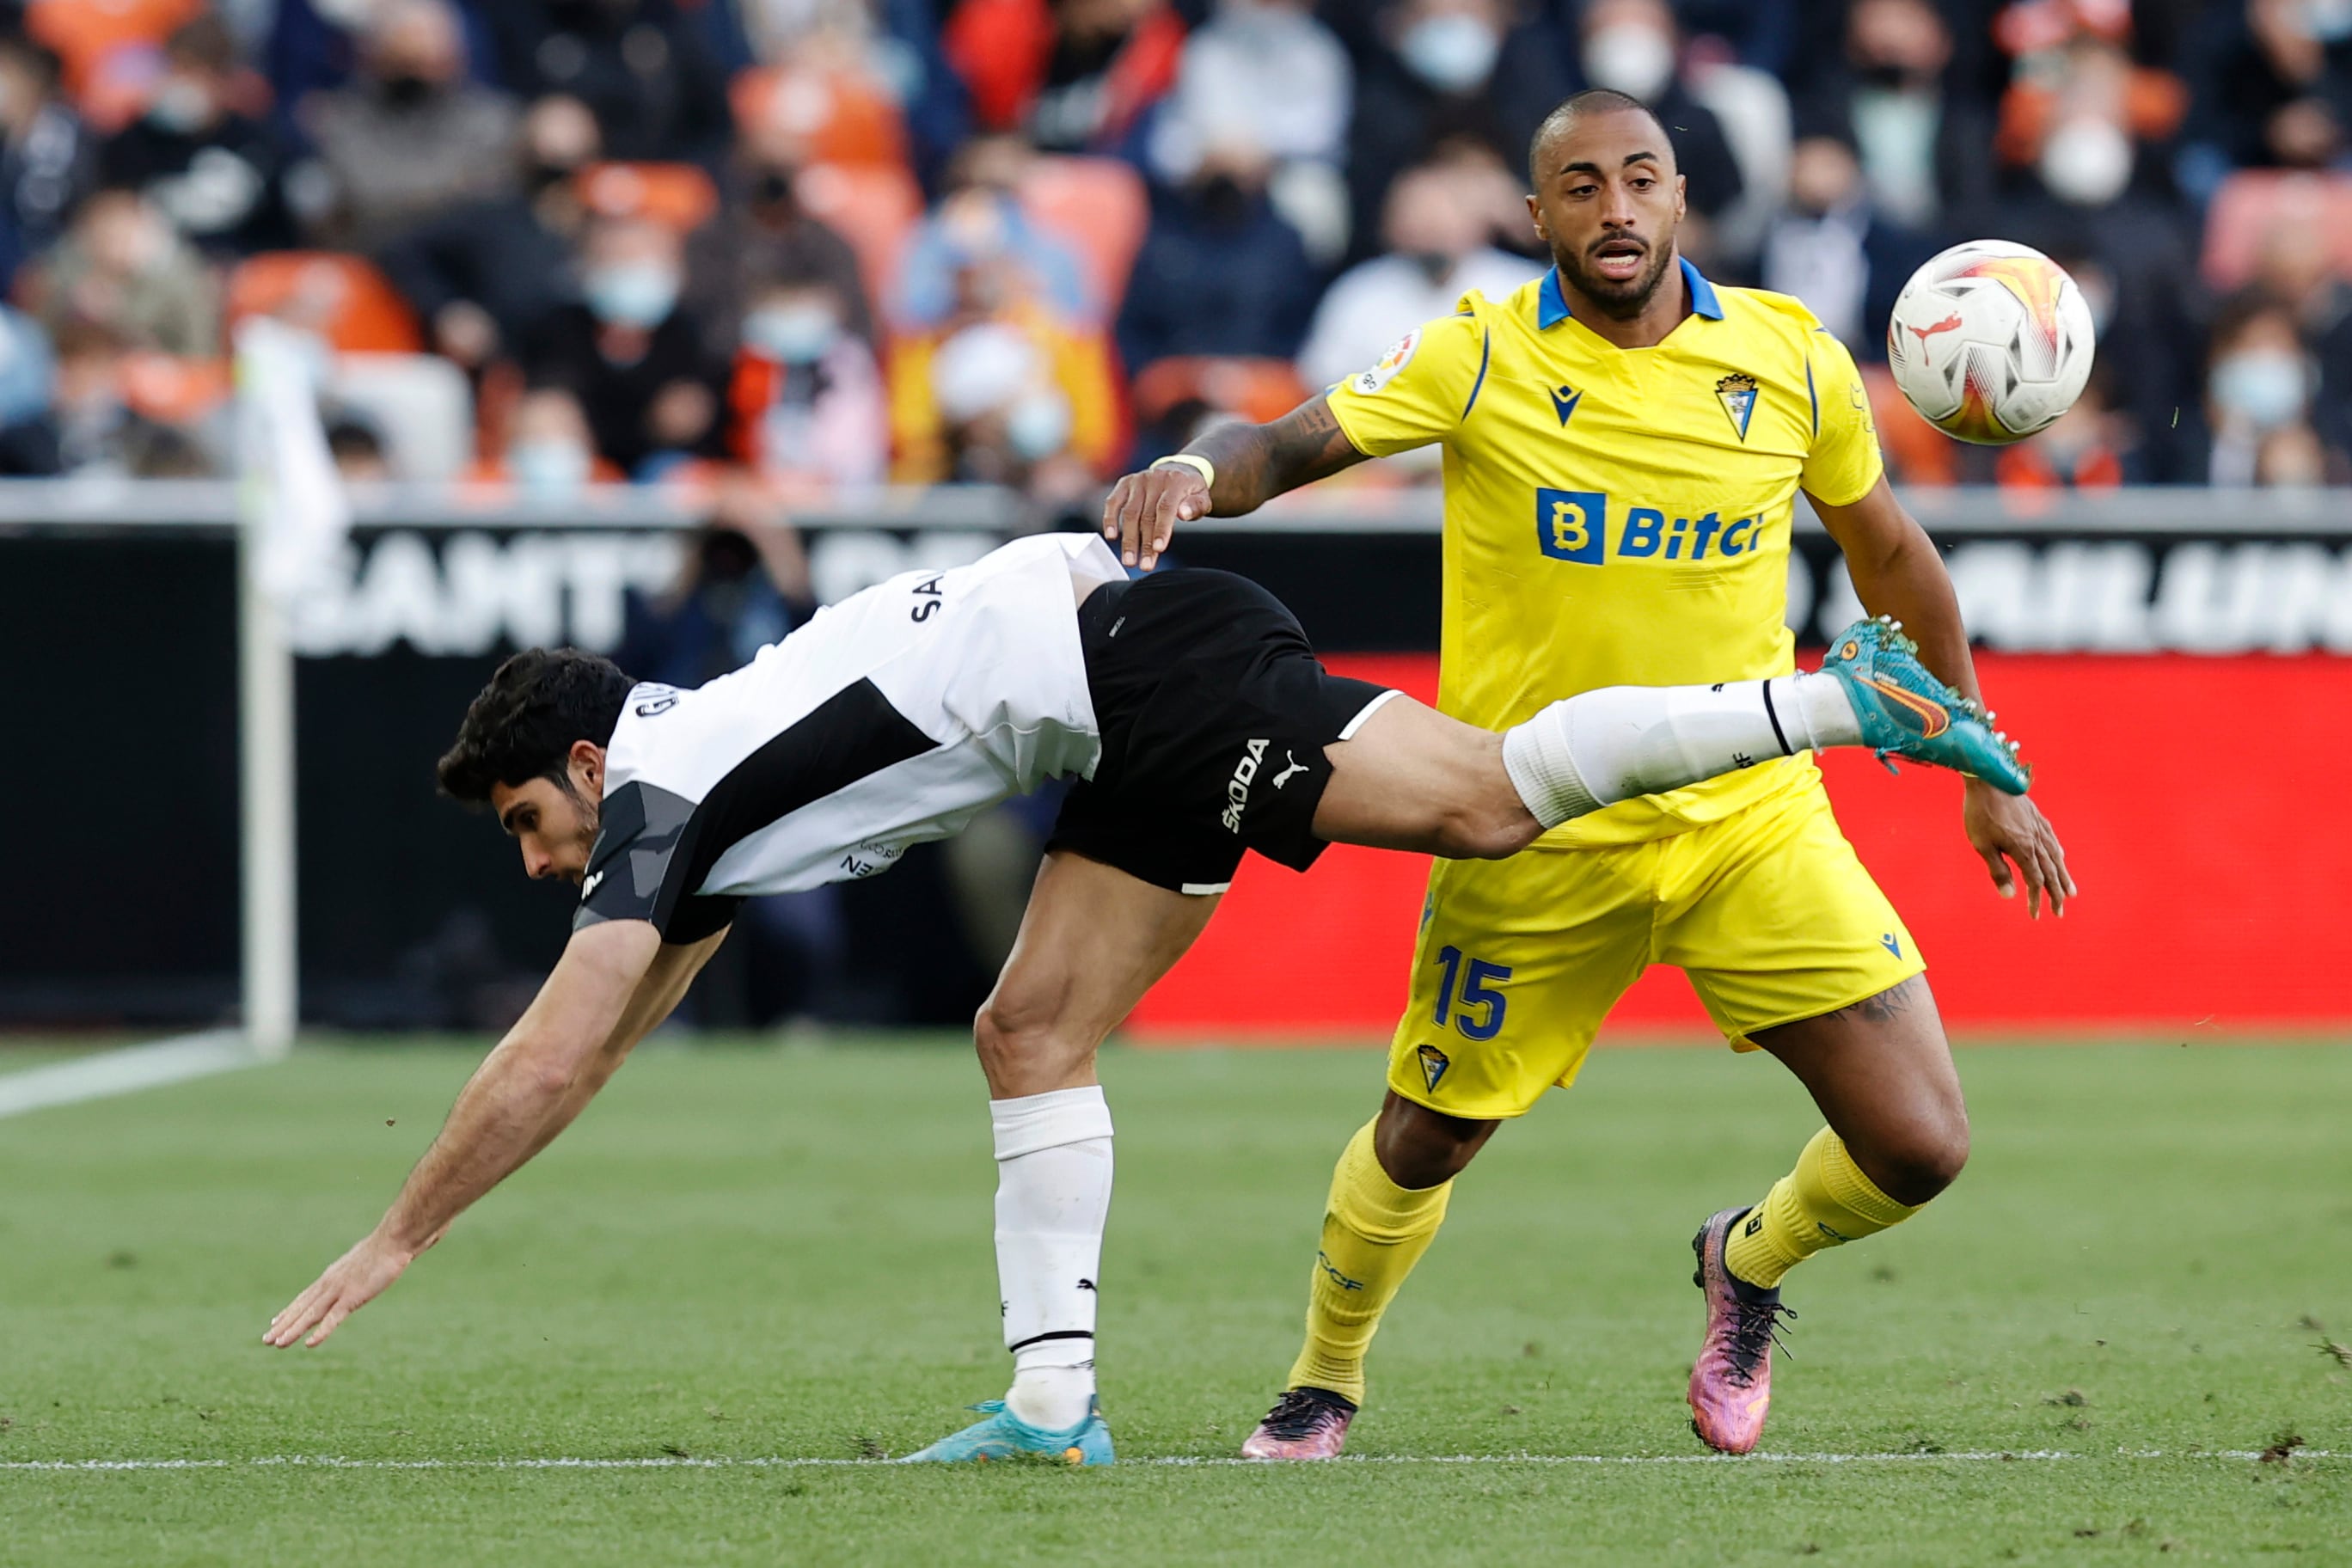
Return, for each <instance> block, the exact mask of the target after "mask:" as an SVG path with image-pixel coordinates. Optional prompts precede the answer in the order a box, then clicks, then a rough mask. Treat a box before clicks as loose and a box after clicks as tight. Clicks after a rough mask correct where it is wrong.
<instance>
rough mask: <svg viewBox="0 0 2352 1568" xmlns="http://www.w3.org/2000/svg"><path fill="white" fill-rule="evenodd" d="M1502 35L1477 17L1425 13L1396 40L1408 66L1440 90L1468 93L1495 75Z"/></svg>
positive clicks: (1399, 51)
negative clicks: (1426, 14)
mask: <svg viewBox="0 0 2352 1568" xmlns="http://www.w3.org/2000/svg"><path fill="white" fill-rule="evenodd" d="M1502 47H1503V40H1502V38H1501V37H1499V36H1497V35H1496V32H1495V29H1494V28H1492V27H1489V26H1486V23H1484V22H1481V21H1480V20H1478V18H1477V17H1475V16H1463V15H1462V14H1461V13H1459V12H1455V13H1453V14H1451V15H1448V16H1424V17H1423V18H1422V19H1421V20H1420V21H1418V22H1415V23H1414V24H1413V25H1412V26H1410V27H1407V28H1406V29H1405V30H1404V36H1403V37H1401V38H1399V39H1398V40H1397V55H1398V57H1399V58H1402V60H1403V61H1404V64H1405V68H1406V69H1407V70H1410V71H1411V72H1412V74H1413V75H1415V76H1417V77H1419V78H1420V79H1422V80H1423V81H1425V82H1427V83H1428V84H1429V85H1430V86H1432V87H1433V88H1435V89H1437V90H1438V91H1440V92H1454V93H1461V92H1468V91H1469V90H1470V89H1473V88H1475V87H1477V86H1479V85H1481V84H1482V83H1484V82H1485V81H1486V79H1487V78H1488V77H1489V76H1491V75H1493V74H1494V70H1495V57H1496V55H1497V54H1498V53H1500V52H1501V50H1502Z"/></svg>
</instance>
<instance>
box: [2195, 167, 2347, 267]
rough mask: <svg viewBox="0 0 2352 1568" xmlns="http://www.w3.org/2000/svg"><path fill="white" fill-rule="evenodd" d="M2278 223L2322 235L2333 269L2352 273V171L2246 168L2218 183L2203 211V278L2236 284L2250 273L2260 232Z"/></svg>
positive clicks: (2260, 242) (2258, 250) (2259, 247)
mask: <svg viewBox="0 0 2352 1568" xmlns="http://www.w3.org/2000/svg"><path fill="white" fill-rule="evenodd" d="M2282 225H2292V226H2298V227H2305V228H2314V229H2316V230H2318V231H2319V232H2320V234H2321V235H2322V236H2324V237H2325V238H2326V243H2327V254H2328V256H2329V257H2330V258H2332V259H2333V260H2334V262H2335V268H2336V275H2337V276H2339V277H2342V278H2346V279H2352V174H2289V173H2286V172H2284V171H2281V170H2276V169H2245V170H2241V171H2240V172H2239V173H2237V174H2232V175H2231V176H2230V177H2229V178H2228V179H2227V180H2224V181H2223V182H2222V183H2221V189H2220V190H2219V191H2216V192H2215V193H2214V195H2213V205H2211V206H2210V207H2209V208H2207V209H2206V213H2205V262H2204V271H2205V281H2206V282H2208V283H2210V284H2211V285H2212V286H2213V287H2214V288H2215V289H2221V290H2224V291H2226V290H2229V289H2235V288H2237V287H2238V286H2239V285H2241V284H2242V283H2244V282H2245V281H2246V280H2247V279H2250V278H2252V276H2253V275H2254V264H2255V261H2256V259H2257V258H2259V257H2260V256H2261V254H2262V245H2263V236H2264V235H2265V234H2267V233H2268V232H2269V231H2270V230H2272V229H2273V228H2275V227H2278V226H2282Z"/></svg>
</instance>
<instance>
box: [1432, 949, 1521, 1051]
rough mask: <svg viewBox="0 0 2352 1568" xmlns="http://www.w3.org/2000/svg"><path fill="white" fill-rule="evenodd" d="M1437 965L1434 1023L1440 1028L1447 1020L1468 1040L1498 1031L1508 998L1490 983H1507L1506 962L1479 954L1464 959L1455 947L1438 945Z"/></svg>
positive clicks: (1493, 1034)
mask: <svg viewBox="0 0 2352 1568" xmlns="http://www.w3.org/2000/svg"><path fill="white" fill-rule="evenodd" d="M1437 966H1438V977H1437V1016H1436V1022H1437V1026H1438V1027H1439V1028H1441V1029H1442V1028H1444V1026H1446V1024H1447V1023H1448V1022H1449V1021H1450V1022H1452V1024H1453V1025H1454V1027H1455V1028H1456V1029H1459V1030H1460V1031H1462V1036H1463V1037H1464V1038H1465V1039H1470V1040H1491V1039H1493V1038H1494V1037H1496V1035H1499V1034H1501V1033H1502V1032H1503V1010H1504V1008H1505V1007H1507V1005H1509V1002H1510V999H1509V998H1508V997H1507V996H1505V995H1504V994H1502V993H1501V992H1500V991H1496V990H1495V989H1493V987H1494V986H1496V985H1506V984H1509V983H1510V979H1511V971H1510V966H1509V965H1507V964H1502V963H1487V962H1486V960H1485V959H1483V958H1473V959H1466V960H1465V958H1464V957H1463V956H1462V950H1461V949H1460V948H1458V947H1441V948H1439V949H1438V950H1437ZM1457 987H1458V989H1457Z"/></svg>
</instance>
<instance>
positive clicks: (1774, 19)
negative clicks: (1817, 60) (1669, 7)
mask: <svg viewBox="0 0 2352 1568" xmlns="http://www.w3.org/2000/svg"><path fill="white" fill-rule="evenodd" d="M1800 9H1801V5H1800V4H1799V0H1675V20H1676V21H1678V22H1680V23H1681V24H1682V29H1683V31H1684V33H1685V34H1686V35H1687V36H1688V37H1690V38H1691V39H1692V41H1693V42H1694V43H1699V42H1705V41H1706V40H1709V39H1719V40H1720V41H1721V42H1722V43H1723V44H1725V45H1727V46H1728V48H1729V52H1730V54H1731V57H1732V58H1734V59H1736V60H1738V62H1739V63H1740V64H1741V65H1743V66H1747V67H1749V68H1753V69H1756V70H1760V71H1764V72H1767V73H1768V74H1769V75H1772V76H1776V77H1777V76H1780V75H1782V74H1784V73H1785V72H1786V71H1787V70H1788V68H1789V67H1790V63H1791V62H1792V61H1793V59H1794V58H1795V53H1796V47H1797V16H1798V12H1799V10H1800Z"/></svg>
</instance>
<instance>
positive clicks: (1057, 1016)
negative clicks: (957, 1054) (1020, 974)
mask: <svg viewBox="0 0 2352 1568" xmlns="http://www.w3.org/2000/svg"><path fill="white" fill-rule="evenodd" d="M1063 1012H1064V1009H1063V1006H1062V995H1061V993H1060V991H1059V990H1058V988H1054V987H1043V986H1022V987H1012V988H1008V987H1004V986H999V987H998V988H997V990H996V992H995V993H994V994H992V995H991V996H990V997H989V999H988V1000H987V1001H986V1002H983V1003H982V1004H981V1008H980V1012H979V1013H978V1014H977V1015H975V1016H973V1018H972V1021H971V1040H972V1047H973V1048H974V1049H975V1050H977V1051H978V1052H979V1053H980V1065H981V1067H982V1069H983V1070H984V1071H986V1072H987V1074H988V1077H989V1081H990V1082H991V1083H992V1084H999V1083H1010V1082H1017V1081H1019V1080H1020V1079H1024V1078H1026V1077H1028V1076H1030V1075H1032V1074H1034V1073H1039V1072H1044V1073H1047V1074H1051V1073H1052V1072H1054V1071H1055V1069H1057V1068H1061V1067H1063V1066H1064V1065H1066V1061H1065V1058H1067V1057H1068V1056H1070V1055H1071V1053H1072V1051H1073V1050H1074V1049H1082V1048H1081V1047H1076V1046H1075V1044H1074V1042H1071V1041H1069V1040H1067V1039H1066V1033H1067V1031H1066V1029H1065V1028H1064V1027H1063V1022H1064V1019H1063Z"/></svg>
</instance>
